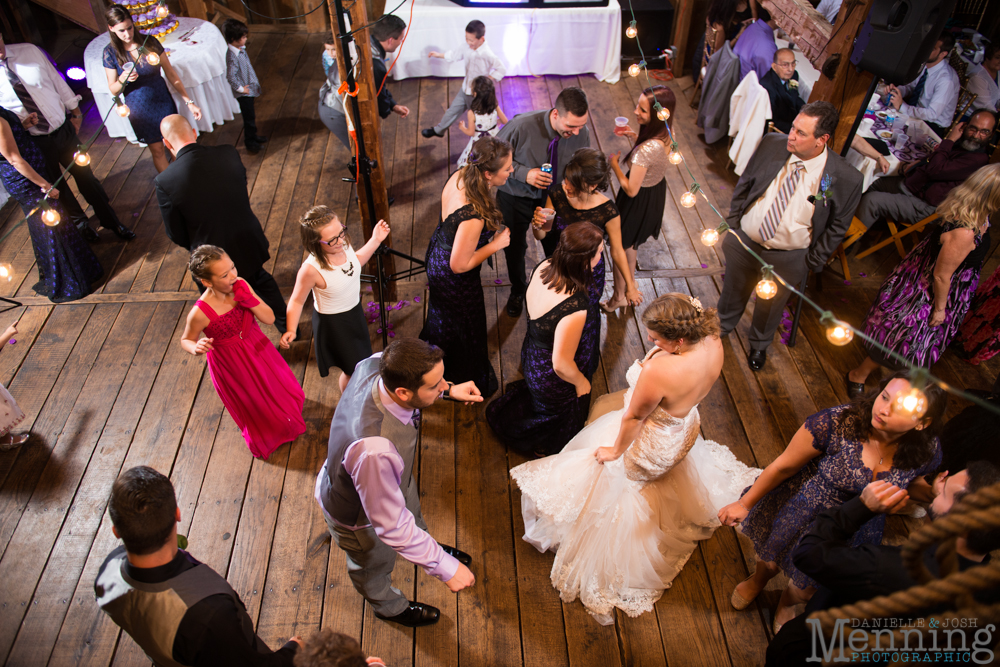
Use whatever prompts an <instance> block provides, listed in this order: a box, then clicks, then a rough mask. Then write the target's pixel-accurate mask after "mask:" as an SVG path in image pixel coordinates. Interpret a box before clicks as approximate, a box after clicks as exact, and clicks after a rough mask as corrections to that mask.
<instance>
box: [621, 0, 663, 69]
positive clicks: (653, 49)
mask: <svg viewBox="0 0 1000 667" xmlns="http://www.w3.org/2000/svg"><path fill="white" fill-rule="evenodd" d="M619 3H620V4H621V6H622V60H625V61H628V62H639V45H638V42H642V49H643V51H644V52H645V54H646V58H654V57H656V56H658V55H661V54H662V53H664V52H665V51H668V50H669V49H670V35H671V34H672V33H673V27H674V7H673V5H672V4H671V3H669V2H666V0H619ZM630 4H631V11H630V10H629V6H630ZM632 12H635V21H636V24H635V28H636V31H638V36H637V39H633V38H631V37H628V36H626V35H625V31H626V30H627V29H628V27H629V24H630V23H631V22H632ZM649 66H650V68H651V69H656V68H657V67H658V66H659V63H652V62H651V63H650V64H649Z"/></svg>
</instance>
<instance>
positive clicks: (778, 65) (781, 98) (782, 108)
mask: <svg viewBox="0 0 1000 667" xmlns="http://www.w3.org/2000/svg"><path fill="white" fill-rule="evenodd" d="M795 64H796V62H795V51H792V50H791V49H778V50H777V51H775V52H774V61H773V62H772V63H771V69H770V70H768V72H767V74H765V75H764V76H763V77H761V79H760V85H761V86H763V87H764V90H766V91H767V95H768V97H770V98H771V121H772V122H773V123H774V126H775V127H776V128H778V129H779V130H781V131H782V132H784V133H785V134H788V132H789V131H790V130H791V129H792V121H793V120H795V117H796V116H797V115H799V111H800V110H801V109H802V107H803V106H804V105H805V103H806V102H805V100H803V99H802V97H801V96H800V95H799V73H798V72H797V71H795Z"/></svg>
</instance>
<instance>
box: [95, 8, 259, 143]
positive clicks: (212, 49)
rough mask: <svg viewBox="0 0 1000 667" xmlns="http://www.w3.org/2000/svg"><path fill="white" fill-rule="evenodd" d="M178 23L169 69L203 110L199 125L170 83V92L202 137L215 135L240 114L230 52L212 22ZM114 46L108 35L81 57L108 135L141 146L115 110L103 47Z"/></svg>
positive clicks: (168, 44)
mask: <svg viewBox="0 0 1000 667" xmlns="http://www.w3.org/2000/svg"><path fill="white" fill-rule="evenodd" d="M178 22H179V24H180V25H179V27H178V28H177V30H175V31H174V32H172V33H170V34H169V35H167V38H166V39H165V40H164V41H163V47H164V48H165V49H166V51H167V55H168V56H169V57H170V64H171V65H173V66H174V69H175V70H176V71H177V74H178V75H179V76H180V78H181V81H182V82H183V83H184V88H186V89H187V93H188V96H189V97H190V98H191V99H192V100H194V101H195V104H197V105H198V106H199V107H200V108H201V114H202V115H201V120H198V121H196V120H195V119H194V116H192V115H191V111H190V110H189V109H188V107H187V105H186V104H184V100H183V99H181V96H180V95H178V94H177V92H176V91H175V90H174V89H173V87H172V86H170V84H169V83H168V84H167V88H168V89H169V90H170V93H171V95H173V98H174V102H175V103H176V104H177V109H178V110H179V113H181V114H182V115H184V117H185V118H187V119H188V121H189V122H190V123H191V125H192V126H193V127H196V128H197V129H198V131H199V132H211V131H212V128H213V126H215V125H222V124H223V123H224V122H226V121H227V120H232V119H233V114H236V113H239V110H240V107H239V104H237V103H236V98H235V97H234V96H233V91H232V88H231V87H230V86H229V82H228V81H227V80H226V49H227V48H229V47H228V45H227V44H226V40H225V39H224V38H223V37H222V33H221V32H219V29H218V28H216V27H215V25H213V24H212V23H209V22H208V21H202V20H200V19H192V18H187V17H181V18H180V19H178ZM150 39H153V38H152V37H151V38H150ZM110 43H111V38H110V36H109V34H108V33H106V32H105V33H102V34H100V35H98V36H97V37H95V38H94V39H93V40H91V42H90V44H88V45H87V49H86V51H84V54H83V59H84V68H85V69H86V71H87V86H88V87H89V88H90V90H91V92H92V93H93V94H94V102H95V103H96V104H97V109H98V111H99V112H100V113H101V117H102V118H104V117H107V124H106V127H107V130H108V135H109V136H112V137H126V138H128V140H129V141H131V142H132V143H139V142H138V141H136V138H135V132H134V131H133V130H132V125H131V124H130V123H129V122H128V119H127V118H122V117H121V116H119V115H118V114H117V113H115V112H114V111H113V110H112V109H111V107H112V106H113V105H114V102H113V98H112V95H111V91H110V89H109V88H108V79H107V75H106V74H105V71H104V63H103V56H104V47H105V46H107V45H108V44H110ZM161 74H162V70H161ZM109 111H110V113H109Z"/></svg>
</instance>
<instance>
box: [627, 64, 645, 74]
mask: <svg viewBox="0 0 1000 667" xmlns="http://www.w3.org/2000/svg"><path fill="white" fill-rule="evenodd" d="M641 71H642V65H640V64H638V63H632V64H631V65H629V66H628V75H629V76H639V72H641Z"/></svg>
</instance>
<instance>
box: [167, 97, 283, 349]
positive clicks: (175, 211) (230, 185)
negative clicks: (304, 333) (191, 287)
mask: <svg viewBox="0 0 1000 667" xmlns="http://www.w3.org/2000/svg"><path fill="white" fill-rule="evenodd" d="M160 133H161V134H163V145H164V146H166V147H167V149H169V150H170V152H171V153H173V154H174V161H173V162H172V163H170V166H169V167H167V168H166V169H165V170H164V171H163V172H162V173H161V174H160V175H159V176H157V177H156V178H155V179H154V181H153V182H154V183H155V185H156V199H157V201H159V203H160V215H162V216H163V224H164V225H165V227H166V232H167V236H168V237H169V238H170V240H171V241H173V242H174V243H176V244H177V245H179V246H181V247H182V248H187V249H188V250H191V249H193V248H197V247H198V246H200V245H203V244H210V245H217V246H219V247H220V248H223V249H224V250H225V251H226V252H227V253H229V257H230V258H232V260H233V263H234V264H235V265H236V271H237V272H238V273H239V275H240V277H242V278H243V279H244V280H246V281H247V282H248V283H250V286H251V287H253V289H254V291H255V292H257V294H258V295H259V296H260V298H261V299H263V300H264V303H266V304H267V305H268V306H270V307H271V310H273V311H274V326H275V327H277V329H278V332H279V333H284V332H285V300H284V299H283V298H282V296H281V290H279V289H278V284H277V283H276V282H275V281H274V278H273V277H271V274H270V273H268V272H267V271H265V270H264V263H265V262H266V261H267V260H268V259H269V258H270V253H268V242H267V237H266V236H264V230H263V229H261V226H260V221H259V220H258V219H257V216H256V215H254V212H253V209H251V208H250V197H249V196H248V195H247V172H246V169H245V168H244V167H243V162H242V161H241V160H240V154H239V153H238V152H237V151H236V149H235V148H234V147H233V146H230V145H225V146H200V145H198V143H197V141H198V133H197V132H195V131H194V129H193V128H192V127H191V125H190V124H189V123H188V121H187V119H186V118H184V116H181V115H178V114H173V115H170V116H167V117H166V118H164V119H163V121H161V122H160ZM198 289H199V290H204V287H202V286H201V285H198Z"/></svg>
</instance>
